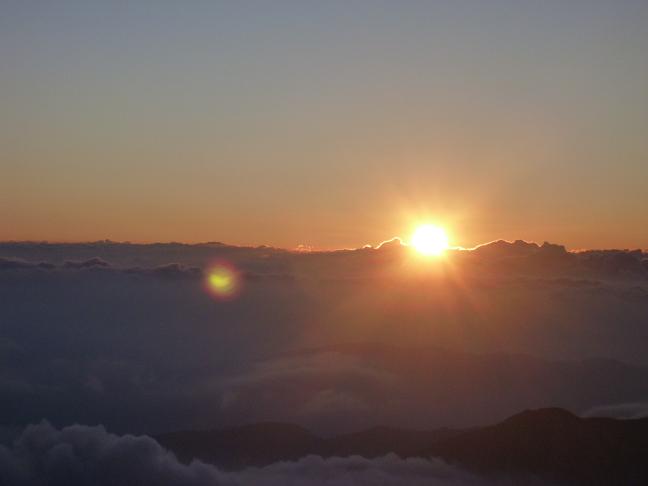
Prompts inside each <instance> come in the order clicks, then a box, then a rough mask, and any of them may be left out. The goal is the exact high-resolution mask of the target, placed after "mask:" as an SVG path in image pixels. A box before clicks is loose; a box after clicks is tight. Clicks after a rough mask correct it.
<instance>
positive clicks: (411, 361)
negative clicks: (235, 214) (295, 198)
mask: <svg viewBox="0 0 648 486" xmlns="http://www.w3.org/2000/svg"><path fill="white" fill-rule="evenodd" d="M222 262H226V263H227V264H228V265H231V266H233V267H235V268H236V269H237V270H238V272H240V274H241V276H242V286H241V291H240V292H239V293H238V294H237V296H236V298H233V299H230V300H227V301H223V300H219V299H215V298H214V297H213V296H212V295H211V294H210V293H209V291H208V290H207V289H206V286H205V276H206V275H207V274H208V273H209V269H210V267H211V265H215V264H220V263H222ZM644 264H645V255H644V254H643V253H641V252H636V251H635V252H629V251H601V252H583V253H577V254H576V253H569V252H566V251H565V250H564V248H562V247H560V246H557V245H549V244H545V245H535V244H530V243H525V242H514V243H506V242H495V243H493V244H490V245H486V246H482V247H479V248H477V249H475V250H473V251H458V252H454V253H450V254H449V255H448V256H447V258H446V259H443V260H434V259H432V260H426V259H421V258H420V257H419V256H417V255H415V254H413V253H412V252H411V251H408V249H406V248H404V247H403V246H402V245H400V244H398V243H397V242H396V243H393V244H390V245H384V246H383V247H381V249H371V248H365V249H361V250H351V251H339V252H328V253H303V252H302V253H293V252H287V251H284V250H277V249H272V248H264V247H261V248H240V247H230V246H226V245H221V244H205V245H181V244H168V245H163V244H155V245H130V244H114V243H106V242H101V243H92V244H78V245H56V244H35V243H29V244H21V243H12V244H10V243H3V244H0V269H1V270H0V296H1V299H0V322H1V328H0V364H1V368H0V394H1V395H2V397H3V400H2V401H0V414H1V415H2V416H3V417H5V425H12V426H21V425H25V424H28V423H32V422H34V421H39V420H41V419H42V418H47V419H49V420H50V421H51V422H52V423H54V424H56V425H59V426H60V425H66V424H70V423H74V422H81V423H87V424H98V423H103V424H105V425H106V426H107V427H108V428H109V429H110V430H113V431H116V432H138V433H140V432H147V433H157V432H163V431H170V430H177V429H187V428H204V427H220V426H223V425H235V424H240V423H247V422H253V421H259V420H284V421H290V422H297V423H300V424H302V425H305V426H307V427H308V428H310V429H312V430H315V431H337V432H340V431H345V430H353V429H357V428H358V427H364V426H371V425H377V424H386V425H394V426H408V427H414V428H434V427H438V426H443V425H449V426H457V427H460V426H469V425H473V424H475V423H487V422H491V421H495V420H499V419H502V418H504V417H506V416H507V415H510V414H512V413H515V412H517V411H519V410H520V409H522V408H531V407H542V406H562V407H566V408H569V409H570V410H573V411H574V412H577V413H578V412H583V411H586V410H589V409H591V408H592V407H595V406H598V405H600V404H606V403H636V402H645V401H646V400H648V389H647V385H646V383H648V374H647V372H646V368H645V366H647V365H648V358H647V357H646V353H645V344H644V343H645V342H646V339H648V326H646V322H648V292H647V289H648V285H647V282H648V281H647V280H646V278H645V275H644V274H643V273H642V271H643V270H642V269H643V268H644ZM353 343H355V344H362V343H366V344H365V345H364V346H355V347H353V346H349V344H353ZM531 356H534V357H531ZM624 363H625V364H624ZM123 402H125V403H128V407H116V406H115V403H123Z"/></svg>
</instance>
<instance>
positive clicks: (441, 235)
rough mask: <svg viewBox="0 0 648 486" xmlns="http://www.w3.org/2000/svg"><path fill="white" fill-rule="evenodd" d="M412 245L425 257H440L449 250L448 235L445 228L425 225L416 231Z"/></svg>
mask: <svg viewBox="0 0 648 486" xmlns="http://www.w3.org/2000/svg"><path fill="white" fill-rule="evenodd" d="M411 244H412V246H413V247H414V248H415V249H416V251H418V252H419V253H422V254H423V255H437V256H438V255H441V254H442V253H443V252H444V251H445V250H447V249H448V235H447V234H446V232H445V231H444V229H443V228H439V227H438V226H433V225H431V224H424V225H421V226H419V227H418V228H416V231H414V234H413V235H412V240H411Z"/></svg>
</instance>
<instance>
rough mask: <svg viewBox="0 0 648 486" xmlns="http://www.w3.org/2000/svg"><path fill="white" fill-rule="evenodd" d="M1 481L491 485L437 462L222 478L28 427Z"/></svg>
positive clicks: (139, 447) (318, 465)
mask: <svg viewBox="0 0 648 486" xmlns="http://www.w3.org/2000/svg"><path fill="white" fill-rule="evenodd" d="M0 483H2V484H11V485H12V486H39V485H45V484H47V485H53V486H54V485H65V486H109V485H110V486H112V485H117V484H120V485H122V484H123V485H126V484H146V485H148V486H221V485H222V486H225V485H227V486H243V485H246V486H280V485H281V486H283V485H287V484H299V485H301V486H319V485H326V486H352V485H366V486H373V485H375V486H378V485H380V486H390V485H394V486H396V485H402V484H408V485H413V486H417V485H421V486H423V485H426V486H435V485H439V486H440V485H456V486H482V485H495V484H498V482H497V481H495V480H488V479H482V478H479V477H477V476H474V475H472V474H470V473H467V472H465V471H462V470H460V469H457V468H456V467H453V466H450V465H448V464H446V463H444V462H442V461H440V460H437V459H430V460H428V459H421V458H418V459H417V458H413V459H400V458H398V457H397V456H395V455H393V454H390V455H387V456H385V457H381V458H376V459H365V458H362V457H358V456H352V457H347V458H335V457H334V458H329V459H324V458H322V457H320V456H307V457H304V458H302V459H299V460H297V461H294V462H280V463H275V464H271V465H269V466H266V467H262V468H249V469H245V470H243V471H239V472H224V471H221V470H219V469H218V468H216V467H215V466H212V465H208V464H204V463H201V462H199V461H193V462H191V463H189V464H182V463H180V462H179V461H178V460H177V459H176V457H175V456H174V455H173V454H171V453H170V452H168V451H166V450H164V449H163V448H162V447H161V446H160V445H159V444H158V443H157V442H156V441H155V440H154V439H152V438H150V437H146V436H133V435H122V436H119V435H114V434H110V433H108V432H107V431H106V430H105V429H104V427H102V426H96V427H87V426H81V425H74V426H69V427H65V428H62V429H56V428H54V427H53V426H51V425H50V424H48V423H46V422H42V423H40V424H38V425H31V426H28V427H27V428H26V429H25V430H24V431H23V432H22V434H21V435H20V436H19V437H18V438H17V439H16V440H15V441H14V443H13V446H11V447H4V446H0Z"/></svg>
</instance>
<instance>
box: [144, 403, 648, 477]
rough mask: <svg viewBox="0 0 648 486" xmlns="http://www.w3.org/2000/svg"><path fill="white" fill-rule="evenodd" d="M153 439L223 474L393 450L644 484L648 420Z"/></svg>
mask: <svg viewBox="0 0 648 486" xmlns="http://www.w3.org/2000/svg"><path fill="white" fill-rule="evenodd" d="M156 439H157V440H158V442H159V443H160V444H162V446H164V447H166V448H168V449H169V450H171V451H173V452H174V453H175V454H176V455H177V456H178V458H179V459H180V460H182V461H184V462H189V461H191V460H192V459H194V458H197V459H200V460H202V461H204V462H209V463H212V464H216V465H218V466H220V467H223V468H226V469H240V468H244V467H247V466H264V465H267V464H271V463H273V462H277V461H281V460H296V459H298V458H300V457H304V456H307V455H309V454H317V455H321V456H323V457H333V456H342V457H343V456H351V455H361V456H364V457H368V458H372V457H378V456H382V455H385V454H388V453H390V452H393V453H396V454H397V455H399V456H401V457H432V456H434V457H440V458H442V459H443V460H445V461H447V462H449V463H452V464H457V465H459V466H461V467H464V468H467V469H469V470H472V471H475V472H477V473H480V474H486V475H489V476H490V475H492V476H502V475H505V476H507V477H528V476H536V477H540V478H543V479H549V480H555V481H557V482H559V483H564V484H579V485H580V484H587V485H618V484H624V485H644V484H648V418H646V419H633V420H618V419H612V418H598V417H594V418H580V417H577V416H576V415H574V414H572V413H571V412H568V411H566V410H563V409H559V408H545V409H538V410H527V411H524V412H522V413H519V414H517V415H514V416H513V417H510V418H509V419H507V420H505V421H503V422H501V423H498V424H495V425H491V426H486V427H475V428H472V429H467V430H451V429H438V430H433V431H415V430H406V429H396V428H390V427H375V428H372V429H368V430H365V431H361V432H357V433H352V434H344V435H339V436H336V437H332V438H321V437H318V436H316V435H314V434H312V433H310V432H309V431H308V430H306V429H304V428H302V427H299V426H296V425H291V424H280V423H261V424H254V425H245V426H241V427H234V428H229V429H223V430H209V431H184V432H172V433H168V434H163V435H160V436H158V437H156Z"/></svg>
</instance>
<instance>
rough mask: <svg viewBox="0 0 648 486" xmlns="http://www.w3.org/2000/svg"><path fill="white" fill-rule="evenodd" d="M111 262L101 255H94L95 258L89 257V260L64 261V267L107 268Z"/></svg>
mask: <svg viewBox="0 0 648 486" xmlns="http://www.w3.org/2000/svg"><path fill="white" fill-rule="evenodd" d="M109 266H110V263H108V262H107V261H105V260H104V259H102V258H99V257H94V258H89V259H87V260H83V261H70V260H68V261H66V262H65V263H63V268H75V269H79V268H97V267H98V268H106V267H109Z"/></svg>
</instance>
